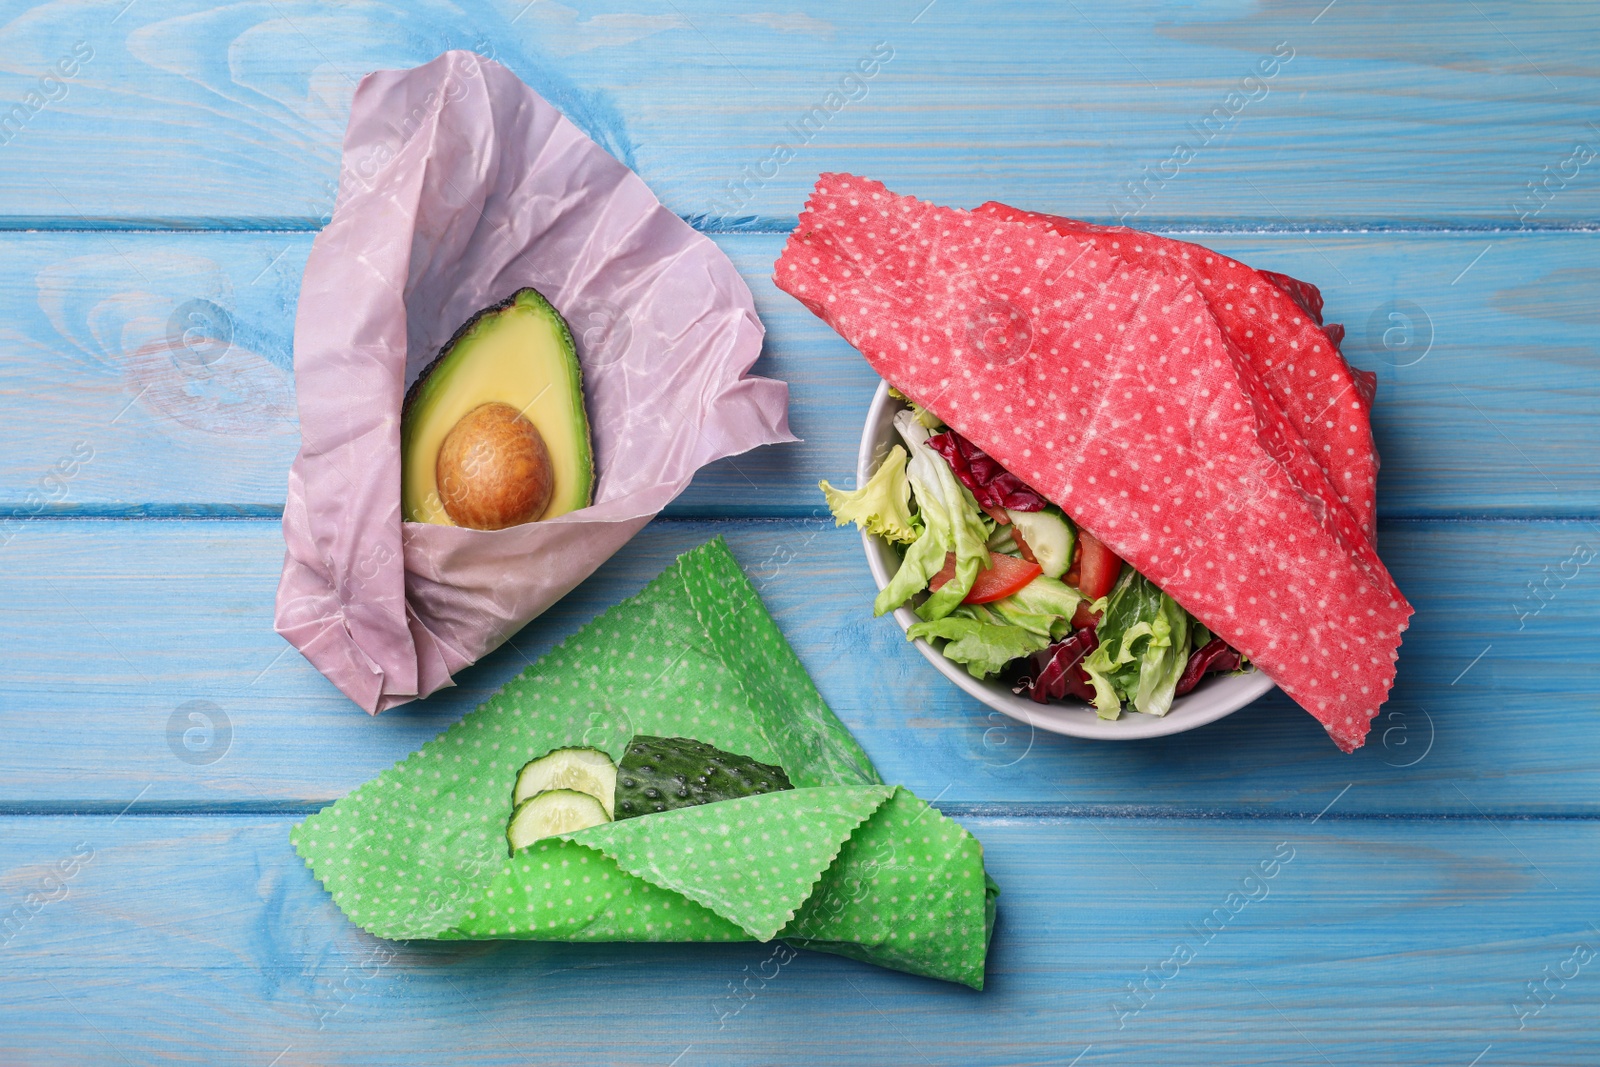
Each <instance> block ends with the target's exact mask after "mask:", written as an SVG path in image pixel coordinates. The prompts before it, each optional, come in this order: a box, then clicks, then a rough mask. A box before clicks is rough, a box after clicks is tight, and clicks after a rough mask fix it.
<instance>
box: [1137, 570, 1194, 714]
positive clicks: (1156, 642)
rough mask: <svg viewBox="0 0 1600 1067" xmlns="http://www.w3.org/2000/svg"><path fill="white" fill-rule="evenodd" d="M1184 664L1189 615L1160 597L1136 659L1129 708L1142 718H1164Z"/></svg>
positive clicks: (1168, 599)
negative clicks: (1136, 678) (1134, 708)
mask: <svg viewBox="0 0 1600 1067" xmlns="http://www.w3.org/2000/svg"><path fill="white" fill-rule="evenodd" d="M1151 588H1154V586H1152V587H1151ZM1188 662H1189V613H1188V612H1187V611H1184V610H1183V608H1181V607H1179V606H1178V602H1177V601H1176V600H1173V599H1172V598H1171V597H1170V596H1168V595H1167V594H1166V593H1162V594H1161V604H1160V607H1159V608H1158V609H1157V613H1156V617H1155V619H1154V620H1153V621H1152V622H1151V623H1150V640H1149V641H1148V642H1147V643H1146V644H1145V646H1144V649H1143V651H1142V652H1141V653H1140V656H1139V681H1138V684H1137V685H1136V686H1135V687H1134V690H1133V706H1134V707H1136V708H1138V709H1139V710H1140V711H1142V712H1144V713H1145V714H1146V715H1165V714H1166V713H1167V712H1168V711H1169V710H1170V709H1171V707H1172V698H1173V696H1174V694H1176V692H1177V689H1178V679H1179V678H1181V677H1183V668H1184V667H1185V666H1186V665H1187V664H1188Z"/></svg>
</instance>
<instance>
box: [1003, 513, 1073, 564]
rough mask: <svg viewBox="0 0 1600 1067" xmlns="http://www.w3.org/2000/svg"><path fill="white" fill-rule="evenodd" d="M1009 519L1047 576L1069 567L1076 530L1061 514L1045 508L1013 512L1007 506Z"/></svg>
mask: <svg viewBox="0 0 1600 1067" xmlns="http://www.w3.org/2000/svg"><path fill="white" fill-rule="evenodd" d="M1006 514H1007V515H1009V516H1010V517H1011V522H1012V524H1013V525H1015V526H1016V528H1017V529H1019V530H1021V531H1022V539H1023V540H1024V541H1026V542H1028V548H1030V549H1031V550H1032V551H1033V558H1034V559H1036V560H1038V561H1039V566H1040V567H1041V568H1042V569H1043V570H1044V573H1045V576H1046V577H1048V578H1059V577H1061V576H1062V575H1063V574H1065V573H1067V570H1068V568H1070V567H1071V566H1072V550H1073V549H1074V548H1076V547H1077V544H1078V531H1077V530H1075V529H1073V528H1072V524H1071V523H1070V522H1068V521H1067V520H1066V518H1065V517H1064V516H1061V515H1058V514H1056V513H1055V512H1054V511H1052V510H1050V509H1048V508H1047V509H1045V510H1044V511H1012V510H1010V509H1009V508H1008V509H1006Z"/></svg>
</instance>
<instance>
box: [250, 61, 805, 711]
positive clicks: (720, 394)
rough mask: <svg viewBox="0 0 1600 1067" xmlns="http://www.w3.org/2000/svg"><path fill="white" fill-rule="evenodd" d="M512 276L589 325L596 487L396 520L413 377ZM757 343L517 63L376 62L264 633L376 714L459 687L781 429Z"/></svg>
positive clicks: (693, 242)
mask: <svg viewBox="0 0 1600 1067" xmlns="http://www.w3.org/2000/svg"><path fill="white" fill-rule="evenodd" d="M523 286H533V287H534V288H536V289H538V290H539V291H540V292H541V293H543V294H544V296H545V297H546V298H547V299H549V301H550V302H551V303H552V304H553V305H555V307H556V308H557V309H558V310H559V311H560V312H561V313H562V315H563V316H564V317H565V318H566V319H567V322H568V323H569V324H570V326H571V327H572V332H573V335H574V337H575V339H576V342H577V347H578V350H579V357H580V359H581V361H582V364H583V376H584V391H585V394H586V400H587V406H588V412H589V421H590V426H591V432H592V435H593V440H594V452H595V474H596V481H595V489H594V502H593V505H592V506H591V507H588V508H584V509H582V510H580V511H575V512H571V513H569V514H566V515H562V516H560V517H558V518H555V519H551V520H549V521H545V522H536V523H530V524H527V525H523V526H516V527H512V528H510V529H505V530H496V531H481V530H469V529H463V528H458V527H454V526H439V525H426V524H421V523H408V522H402V521H401V508H400V406H401V401H402V399H403V397H404V395H405V391H406V389H407V387H408V386H409V385H410V384H411V382H412V381H413V379H414V378H415V377H416V376H417V374H418V373H419V372H420V371H421V370H422V368H423V367H424V366H426V365H427V363H428V362H429V361H430V360H431V359H433V357H434V356H435V355H436V354H437V353H438V351H439V349H440V347H441V346H442V345H443V344H444V343H445V342H446V341H448V340H449V338H450V336H451V334H452V333H454V332H455V330H456V328H457V327H459V326H460V325H461V324H462V323H463V322H464V321H466V319H467V318H469V317H470V316H471V315H472V314H473V313H474V312H476V311H477V310H479V309H480V308H483V307H486V306H487V305H489V304H492V303H495V302H496V301H499V300H501V299H504V298H505V297H506V296H509V295H510V294H511V293H513V292H515V291H516V290H517V289H519V288H521V287H523ZM761 339H762V327H761V322H760V320H759V319H757V317H756V313H755V308H754V305H753V303H752V300H751V296H750V291H749V289H748V287H747V286H746V285H745V283H744V281H743V279H741V278H740V277H739V275H738V273H737V272H736V271H735V270H734V267H733V264H732V263H730V262H729V261H728V259H727V257H726V256H724V255H723V254H722V252H721V251H720V250H719V249H718V248H717V247H716V246H715V245H714V244H712V243H711V241H709V240H708V239H706V238H705V237H704V236H702V235H700V234H698V233H696V232H695V231H694V230H693V229H692V228H690V227H689V226H688V225H687V224H686V223H684V222H683V221H682V220H681V219H679V218H678V217H677V216H676V215H674V214H673V213H672V212H671V211H669V210H667V209H666V208H665V207H663V206H662V205H661V204H660V203H659V202H658V201H657V200H656V198H655V197H654V196H653V195H652V194H651V192H650V190H649V189H648V188H647V187H646V186H645V184H644V182H643V181H641V180H640V179H639V177H638V176H637V175H635V174H634V173H633V172H632V171H630V170H628V168H626V167H624V166H623V165H622V164H621V163H618V162H617V161H616V160H615V159H613V158H612V157H611V156H610V155H608V154H607V153H606V152H605V151H604V150H603V149H601V148H600V147H599V146H598V145H596V144H595V143H594V142H593V141H591V140H590V139H589V138H588V137H586V136H584V134H583V133H582V132H580V131H579V130H578V129H577V127H575V126H573V125H572V123H570V122H568V121H567V120H566V119H565V118H563V117H562V116H561V114H560V113H559V112H558V111H557V110H556V109H555V108H554V107H553V106H552V105H550V104H549V103H548V102H547V101H545V100H544V99H543V98H542V97H540V96H539V95H538V94H537V93H535V92H534V91H533V90H532V89H530V88H528V87H527V86H526V85H524V84H523V83H522V82H521V81H520V80H519V79H518V78H517V77H516V75H514V74H512V73H511V72H510V71H508V70H506V69H505V68H504V67H502V66H500V65H499V64H497V63H494V62H492V61H489V60H486V59H482V58H480V57H478V56H476V55H473V54H472V53H469V52H447V53H445V54H444V55H441V56H440V57H439V58H437V59H435V60H434V61H432V62H431V63H428V64H425V65H424V66H421V67H417V68H415V69H414V70H405V71H379V72H377V73H374V74H369V75H368V76H367V77H366V78H364V79H362V82H361V85H360V87H359V88H358V89H357V90H356V93H355V98H354V101H353V103H352V106H351V111H350V122H349V126H348V127H347V129H346V131H345V140H344V156H343V163H342V167H341V174H340V189H339V202H338V207H337V209H336V210H335V212H334V215H333V220H332V221H331V222H330V223H329V225H328V226H327V228H326V229H324V230H323V231H322V232H321V233H320V234H318V236H317V239H316V243H315V244H314V245H313V246H312V250H311V256H310V259H309V260H308V261H307V263H306V270H305V280H304V282H303V284H302V286H301V291H300V304H299V311H298V314H297V317H296V320H295V338H294V365H295V379H296V391H297V398H298V404H299V409H300V431H301V436H302V443H301V447H300V454H299V455H298V456H297V457H296V459H295V461H294V465H293V466H292V467H291V469H290V471H289V489H288V501H287V503H286V505H285V508H284V516H283V532H284V540H285V541H286V542H287V549H288V550H287V553H286V555H285V557H284V565H283V577H282V580H281V581H280V583H279V586H278V602H277V618H276V628H277V631H278V632H279V633H280V634H282V635H283V636H284V637H285V638H287V639H288V640H289V641H290V642H291V643H292V644H294V646H295V647H296V648H298V649H300V651H301V652H302V653H304V654H305V656H306V658H307V659H309V660H310V661H311V662H312V663H313V664H315V665H316V667H317V669H318V670H320V671H322V673H323V674H325V675H327V676H328V678H329V680H331V681H332V682H333V683H334V684H335V685H337V686H338V687H339V688H340V689H341V690H343V691H344V692H345V694H347V695H348V696H349V697H350V699H351V700H353V701H355V702H356V703H357V704H359V705H361V706H362V707H363V708H365V709H367V711H369V712H378V711H382V710H384V709H386V708H391V707H394V706H395V705H396V704H403V703H405V702H406V701H409V700H414V699H416V698H418V697H423V696H427V695H428V694H429V693H432V692H434V691H435V690H438V689H440V688H442V687H444V686H447V685H450V684H451V675H453V674H454V673H455V672H457V671H459V670H460V669H461V668H463V667H465V666H467V665H469V664H471V663H473V662H475V661H476V660H478V659H479V658H480V657H482V656H483V655H485V654H486V653H488V652H489V651H491V650H493V649H494V648H496V647H498V646H499V645H500V644H501V643H502V642H503V641H504V640H505V639H506V638H507V637H508V636H510V635H511V634H513V633H515V632H516V630H518V629H519V628H520V627H522V626H523V625H525V624H526V623H527V622H528V621H529V620H530V619H532V618H534V617H535V616H537V615H538V614H539V613H540V612H542V611H544V610H545V609H546V608H548V607H549V606H550V605H551V604H553V603H555V602H556V601H557V600H559V599H560V598H561V597H562V596H564V595H565V594H566V593H567V592H568V591H569V590H571V589H572V588H573V587H575V586H576V585H577V584H578V583H579V582H581V581H583V580H584V579H585V578H586V577H588V576H589V574H590V573H592V572H593V571H594V570H595V568H596V567H598V566H599V565H600V564H601V563H603V562H604V561H605V560H606V559H607V558H608V557H609V556H610V555H611V554H612V553H613V552H615V551H616V550H617V549H618V548H620V547H621V546H622V545H623V544H624V543H626V542H627V540H628V539H629V538H630V537H632V536H633V535H634V534H635V533H636V532H638V530H639V529H640V528H641V527H642V526H644V524H645V523H647V522H649V521H650V519H651V517H652V516H654V515H655V514H656V513H657V512H658V511H660V510H661V509H662V507H664V506H665V505H666V504H667V503H668V502H669V501H671V500H672V499H673V498H674V497H675V496H677V495H678V494H679V493H681V492H682V491H683V490H684V488H685V487H686V486H688V484H689V481H690V479H691V478H693V477H694V473H695V471H696V470H698V469H699V468H700V467H701V466H703V465H705V464H707V463H710V462H712V461H713V460H717V459H720V458H722V457H724V456H731V455H735V454H737V453H740V452H744V451H746V450H748V449H751V448H754V447H756V446H757V445H763V444H773V443H778V442H783V441H792V440H794V439H795V438H794V437H792V436H791V435H790V433H789V430H788V421H787V403H788V387H787V386H786V385H785V384H784V383H782V382H778V381H771V380H768V379H764V378H755V377H749V376H747V374H746V372H747V371H748V370H749V369H750V366H751V364H752V363H754V362H755V359H756V357H757V355H759V354H760V351H761Z"/></svg>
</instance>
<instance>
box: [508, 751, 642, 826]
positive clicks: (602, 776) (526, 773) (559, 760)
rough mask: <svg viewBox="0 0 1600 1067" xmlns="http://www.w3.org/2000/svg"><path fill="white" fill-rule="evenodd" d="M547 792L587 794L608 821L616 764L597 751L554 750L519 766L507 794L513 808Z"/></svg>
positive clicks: (613, 794) (615, 784)
mask: <svg viewBox="0 0 1600 1067" xmlns="http://www.w3.org/2000/svg"><path fill="white" fill-rule="evenodd" d="M547 789H576V790H577V791H578V792H580V793H588V794H589V795H590V796H592V797H594V798H595V799H596V800H598V801H599V802H600V805H601V807H603V808H605V809H606V818H608V819H609V818H611V807H612V804H613V803H614V800H613V798H614V797H615V796H616V792H617V765H616V764H615V763H612V762H611V757H610V756H608V755H606V754H605V753H604V752H601V751H600V750H599V749H598V748H558V749H556V750H555V751H554V752H547V753H545V754H544V755H542V756H540V757H539V758H538V759H536V760H529V761H528V762H527V763H525V764H523V766H522V770H520V771H518V772H517V786H516V789H514V790H513V791H512V794H511V804H512V806H513V807H515V806H516V805H518V804H521V803H522V802H523V801H524V800H527V799H528V798H529V797H531V796H534V795H535V794H537V793H543V792H544V791H545V790H547Z"/></svg>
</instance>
